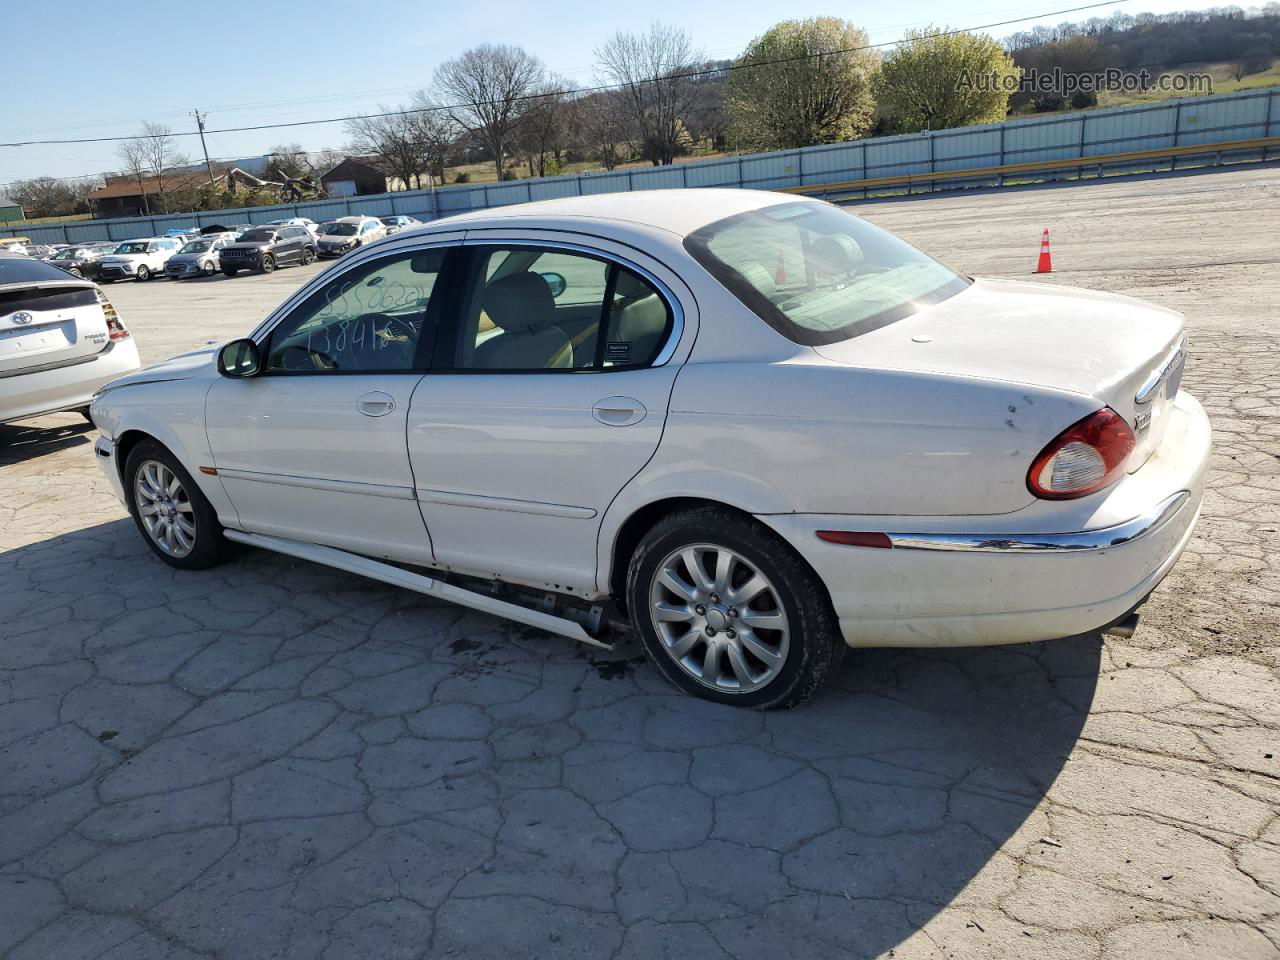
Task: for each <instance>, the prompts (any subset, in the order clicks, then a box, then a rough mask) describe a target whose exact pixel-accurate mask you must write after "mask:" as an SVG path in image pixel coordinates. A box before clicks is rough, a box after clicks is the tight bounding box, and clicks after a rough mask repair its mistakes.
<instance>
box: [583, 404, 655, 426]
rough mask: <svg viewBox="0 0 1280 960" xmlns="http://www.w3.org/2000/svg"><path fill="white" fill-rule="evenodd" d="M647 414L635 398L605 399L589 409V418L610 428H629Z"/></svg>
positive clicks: (643, 406) (642, 405)
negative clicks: (593, 418) (591, 417)
mask: <svg viewBox="0 0 1280 960" xmlns="http://www.w3.org/2000/svg"><path fill="white" fill-rule="evenodd" d="M648 412H649V411H648V410H646V409H645V405H644V404H643V403H641V402H640V401H639V400H637V399H636V398H635V397H605V398H604V399H603V400H597V401H596V402H595V403H594V404H593V405H592V407H591V416H593V417H595V418H596V419H597V420H598V421H600V422H601V423H603V424H605V425H606V426H610V427H629V426H631V424H633V423H639V422H640V421H641V420H643V419H644V416H645V414H646V413H648Z"/></svg>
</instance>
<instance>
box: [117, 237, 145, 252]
mask: <svg viewBox="0 0 1280 960" xmlns="http://www.w3.org/2000/svg"><path fill="white" fill-rule="evenodd" d="M146 252H147V241H145V240H138V241H135V242H132V243H122V244H120V246H118V247H116V253H146Z"/></svg>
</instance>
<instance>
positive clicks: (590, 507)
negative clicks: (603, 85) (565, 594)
mask: <svg viewBox="0 0 1280 960" xmlns="http://www.w3.org/2000/svg"><path fill="white" fill-rule="evenodd" d="M462 249H463V250H464V251H465V256H464V258H463V263H461V264H460V265H459V277H460V285H459V287H458V290H457V296H456V301H455V304H454V306H453V308H452V309H451V311H450V312H451V315H452V316H453V317H454V321H453V322H452V323H451V324H450V325H449V326H448V327H447V328H446V329H447V331H448V336H442V338H441V343H440V347H439V348H438V349H437V351H436V359H435V362H434V363H433V369H432V372H431V373H430V374H429V375H428V376H427V377H426V378H425V379H424V380H423V381H422V383H421V384H420V385H419V387H418V390H417V391H416V392H415V394H414V397H413V404H412V407H411V408H410V411H409V423H408V432H409V458H410V462H411V464H412V467H413V473H414V476H415V478H416V483H417V490H418V498H419V500H420V505H421V508H422V514H423V517H424V518H425V519H426V522H427V526H428V527H429V528H430V530H431V535H432V540H433V544H434V547H435V553H436V560H437V562H438V563H439V564H441V565H443V566H447V567H450V568H453V569H458V570H462V571H464V572H467V573H471V574H477V575H484V576H494V577H499V578H503V579H511V580H517V581H523V582H526V583H532V584H536V585H545V586H546V587H547V588H548V589H553V590H564V589H573V590H590V589H592V588H593V587H594V586H595V576H596V537H597V533H598V531H599V528H600V522H601V518H602V517H603V516H604V512H605V510H606V509H607V508H608V506H609V504H610V502H611V501H612V500H613V498H614V497H615V496H616V495H617V494H618V492H619V491H620V490H621V489H622V488H623V486H625V485H626V483H627V482H628V481H629V480H630V479H631V478H632V477H634V476H635V475H636V473H637V472H639V470H640V469H641V468H642V467H643V466H644V465H645V464H646V463H647V462H648V461H649V459H650V458H651V457H652V456H653V454H654V452H655V451H656V450H657V447H658V441H659V439H660V438H661V436H662V429H663V425H664V423H665V422H666V416H667V405H668V402H669V400H670V396H671V389H672V385H673V383H674V380H675V376H676V372H677V368H676V364H674V363H666V362H665V361H666V360H667V359H668V358H669V357H670V354H671V349H672V345H673V342H674V341H675V340H676V339H677V338H678V337H679V331H680V330H681V329H682V328H683V324H682V322H681V321H682V318H683V311H682V310H681V305H680V304H679V303H678V302H677V301H676V300H675V299H674V298H673V297H672V296H671V295H670V293H669V292H668V291H667V290H666V289H665V288H664V289H661V290H660V289H659V286H660V284H659V283H657V282H656V281H657V277H656V275H655V274H654V273H651V272H650V271H649V270H648V269H646V268H640V267H638V266H637V265H635V264H634V263H633V264H631V265H629V266H624V265H622V264H621V263H620V262H619V260H618V259H617V258H615V257H614V256H612V255H610V254H605V253H593V252H586V251H584V250H582V249H580V248H576V247H569V246H563V245H556V244H555V243H553V242H549V241H545V242H537V241H532V240H531V241H529V242H527V243H526V242H520V243H504V244H474V243H473V242H472V241H471V240H468V243H467V245H466V246H464V247H463V248H462Z"/></svg>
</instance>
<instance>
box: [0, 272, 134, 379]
mask: <svg viewBox="0 0 1280 960" xmlns="http://www.w3.org/2000/svg"><path fill="white" fill-rule="evenodd" d="M48 269H49V270H51V271H56V270H57V268H56V267H49V268H48ZM108 342H109V341H108V336H107V321H106V317H105V316H103V313H102V306H101V304H100V303H99V302H98V296H97V291H96V290H95V289H94V288H93V287H92V286H85V285H83V284H76V282H75V281H70V282H65V281H64V282H59V281H46V282H44V283H42V284H40V285H38V286H25V287H24V286H15V285H5V284H0V377H8V376H15V375H17V374H20V373H33V372H36V371H39V370H45V369H52V368H55V367H59V366H70V365H71V364H73V363H78V362H83V361H88V360H91V359H93V357H94V356H96V355H97V354H98V353H101V352H102V350H103V349H105V347H106V346H107V343H108Z"/></svg>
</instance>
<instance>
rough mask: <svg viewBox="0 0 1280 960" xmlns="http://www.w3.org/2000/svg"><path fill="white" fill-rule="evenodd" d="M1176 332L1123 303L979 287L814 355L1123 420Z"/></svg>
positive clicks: (1068, 291) (1116, 298)
mask: <svg viewBox="0 0 1280 960" xmlns="http://www.w3.org/2000/svg"><path fill="white" fill-rule="evenodd" d="M1182 328H1183V319H1182V316H1181V314H1179V313H1177V312H1175V311H1173V310H1167V309H1165V308H1164V307H1158V306H1156V305H1154V304H1151V303H1146V302H1144V301H1141V300H1136V299H1134V298H1132V297H1125V296H1120V295H1117V294H1110V293H1100V292H1097V291H1092V290H1081V289H1079V288H1075V287H1062V286H1056V285H1051V284H1047V283H1027V282H1022V281H1015V280H984V279H979V280H975V281H974V282H973V284H972V285H970V286H969V287H968V288H967V289H966V290H964V291H962V292H961V293H958V294H956V295H955V296H954V297H951V298H950V299H948V300H944V301H943V302H942V303H939V304H937V305H936V306H933V307H930V308H928V309H926V310H923V311H921V312H920V313H917V314H914V315H913V316H910V317H907V318H906V319H904V320H900V321H898V322H897V323H891V324H889V325H888V326H884V327H881V328H879V329H878V330H873V331H872V332H870V333H866V334H863V335H862V336H858V337H854V338H852V339H850V340H844V341H841V342H840V343H833V344H827V345H825V346H820V347H816V348H815V349H816V350H817V351H818V353H820V354H821V355H822V356H824V357H826V358H827V359H829V360H835V361H838V362H840V363H848V364H853V365H856V366H866V367H875V368H881V369H900V370H912V371H915V372H920V373H939V374H944V375H954V376H959V377H968V378H979V379H983V380H996V381H1007V382H1010V383H1023V384H1030V385H1034V386H1041V387H1050V388H1053V389H1057V390H1065V391H1070V392H1072V393H1077V394H1082V395H1084V396H1087V397H1091V398H1094V399H1096V400H1099V401H1101V402H1102V403H1104V404H1107V405H1109V406H1111V407H1113V408H1114V409H1115V410H1116V411H1117V412H1118V413H1120V414H1121V415H1122V416H1124V417H1126V418H1127V419H1131V418H1132V417H1133V415H1134V413H1135V403H1134V395H1135V394H1136V393H1137V392H1138V390H1139V389H1140V388H1141V387H1142V385H1143V383H1144V382H1145V381H1146V379H1147V377H1148V376H1149V375H1150V374H1151V373H1152V372H1153V371H1155V370H1156V368H1157V367H1159V366H1160V364H1161V363H1162V362H1163V361H1164V360H1166V359H1167V358H1168V357H1169V355H1170V353H1171V351H1173V350H1175V349H1176V347H1177V345H1178V343H1179V342H1180V340H1181V338H1182Z"/></svg>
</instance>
